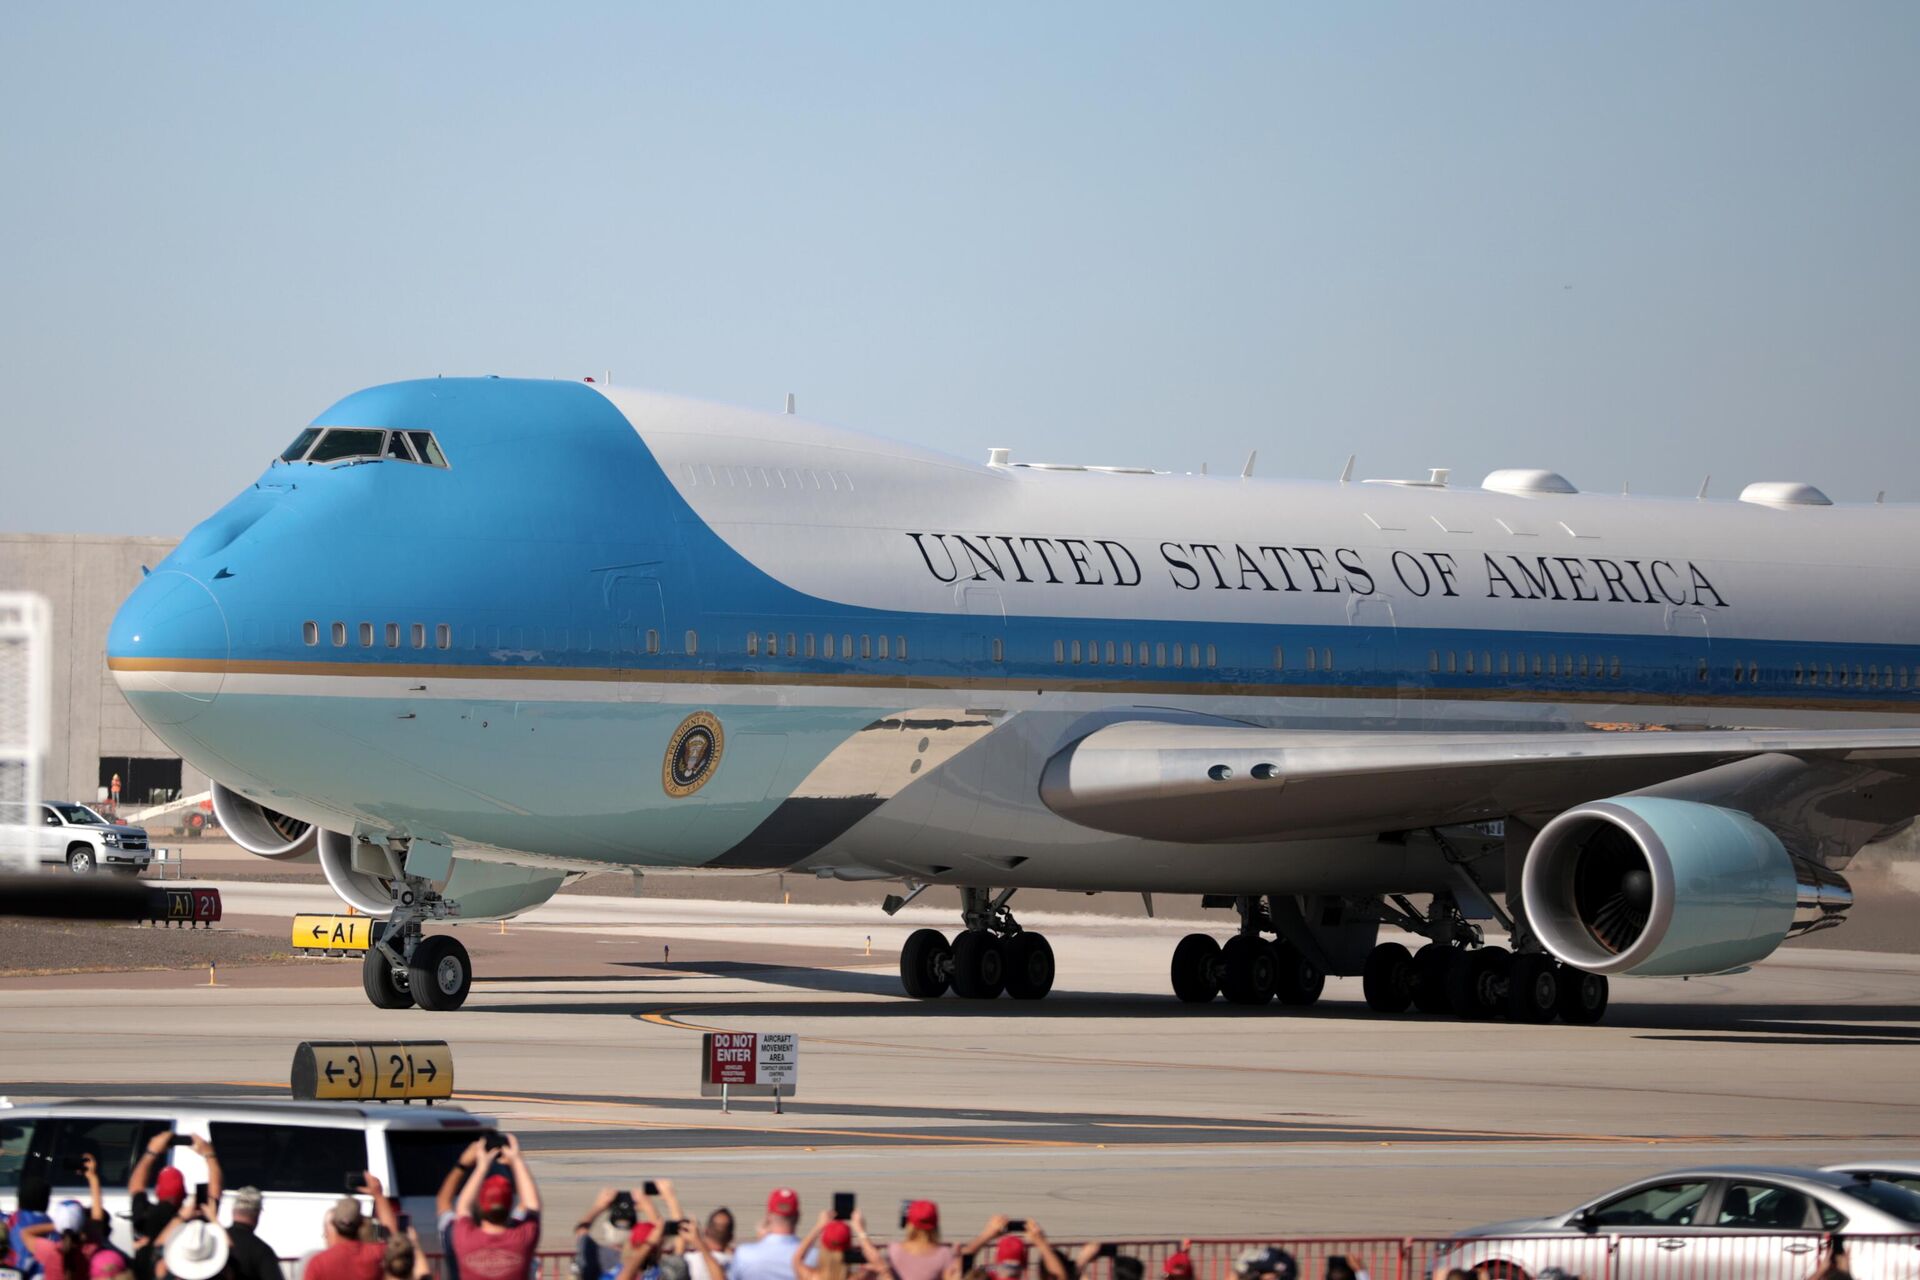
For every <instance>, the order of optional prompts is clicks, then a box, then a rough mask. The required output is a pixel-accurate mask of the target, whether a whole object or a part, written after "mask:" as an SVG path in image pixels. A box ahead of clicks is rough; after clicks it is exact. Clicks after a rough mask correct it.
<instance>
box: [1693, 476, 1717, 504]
mask: <svg viewBox="0 0 1920 1280" xmlns="http://www.w3.org/2000/svg"><path fill="white" fill-rule="evenodd" d="M1712 483H1713V473H1712V472H1711V471H1709V472H1708V473H1707V478H1706V479H1705V480H1702V481H1701V482H1700V492H1698V493H1696V494H1694V495H1693V500H1694V501H1695V502H1698V501H1699V500H1700V499H1702V498H1704V497H1706V496H1707V486H1708V485H1710V484H1712Z"/></svg>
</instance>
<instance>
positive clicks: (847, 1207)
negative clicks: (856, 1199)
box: [833, 1191, 853, 1222]
mask: <svg viewBox="0 0 1920 1280" xmlns="http://www.w3.org/2000/svg"><path fill="white" fill-rule="evenodd" d="M852 1216H853V1192H851V1191H836V1192H834V1193H833V1217H834V1221H836V1222H845V1221H846V1220H847V1219H848V1218H851V1217H852Z"/></svg>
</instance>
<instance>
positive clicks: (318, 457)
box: [307, 427, 387, 462]
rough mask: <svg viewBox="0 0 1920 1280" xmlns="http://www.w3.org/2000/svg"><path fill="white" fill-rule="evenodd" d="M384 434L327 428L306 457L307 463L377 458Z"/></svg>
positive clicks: (381, 432) (358, 429)
mask: <svg viewBox="0 0 1920 1280" xmlns="http://www.w3.org/2000/svg"><path fill="white" fill-rule="evenodd" d="M386 434H387V433H386V432H384V431H367V430H362V429H361V428H358V427H329V428H328V429H327V434H326V435H324V436H322V437H320V443H319V444H316V445H314V446H313V452H312V453H309V454H308V455H307V461H308V462H340V461H343V460H345V459H347V458H378V457H380V456H381V448H382V446H383V445H385V443H386Z"/></svg>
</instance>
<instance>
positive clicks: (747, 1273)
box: [727, 1187, 800, 1280]
mask: <svg viewBox="0 0 1920 1280" xmlns="http://www.w3.org/2000/svg"><path fill="white" fill-rule="evenodd" d="M799 1221H800V1193H799V1192H798V1191H795V1190H793V1188H791V1187H776V1188H775V1189H774V1191H773V1194H772V1195H769V1196H768V1197H767V1216H766V1218H765V1219H764V1220H762V1221H761V1223H760V1237H759V1239H757V1240H749V1241H748V1242H747V1243H745V1244H743V1245H739V1246H736V1247H735V1249H734V1251H733V1261H732V1262H729V1263H728V1264H727V1280H794V1275H793V1251H794V1250H795V1249H796V1248H798V1247H799V1244H800V1237H799V1236H796V1235H795V1234H793V1228H794V1225H795V1224H796V1223H798V1222H799Z"/></svg>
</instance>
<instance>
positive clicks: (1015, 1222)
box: [1007, 1218, 1027, 1235]
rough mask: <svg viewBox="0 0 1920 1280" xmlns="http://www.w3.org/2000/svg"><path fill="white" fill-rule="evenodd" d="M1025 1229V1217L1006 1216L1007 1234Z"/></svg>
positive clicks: (1017, 1232) (1016, 1233)
mask: <svg viewBox="0 0 1920 1280" xmlns="http://www.w3.org/2000/svg"><path fill="white" fill-rule="evenodd" d="M1026 1229H1027V1220H1026V1219H1025V1218H1008V1219H1007V1232H1008V1234H1009V1235H1018V1234H1020V1233H1021V1232H1023V1231H1025V1230H1026Z"/></svg>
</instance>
